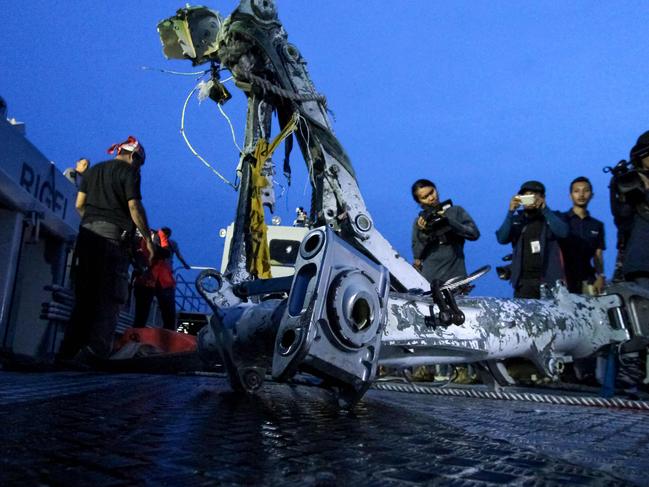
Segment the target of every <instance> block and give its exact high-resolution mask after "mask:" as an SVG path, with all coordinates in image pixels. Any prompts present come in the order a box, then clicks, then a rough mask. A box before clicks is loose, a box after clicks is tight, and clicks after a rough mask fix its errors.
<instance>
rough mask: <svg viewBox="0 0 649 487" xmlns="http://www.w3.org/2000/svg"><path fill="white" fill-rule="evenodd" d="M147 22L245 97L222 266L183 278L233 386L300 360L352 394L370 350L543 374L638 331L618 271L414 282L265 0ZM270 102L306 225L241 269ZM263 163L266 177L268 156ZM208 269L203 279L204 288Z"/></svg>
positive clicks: (640, 296) (400, 359)
mask: <svg viewBox="0 0 649 487" xmlns="http://www.w3.org/2000/svg"><path fill="white" fill-rule="evenodd" d="M158 29H159V32H160V35H161V39H162V42H163V45H164V53H165V55H166V56H167V57H170V58H184V59H189V60H190V61H191V62H192V63H193V64H201V63H206V62H209V63H211V64H212V69H211V72H212V76H213V79H212V82H213V83H214V84H215V86H218V83H219V80H218V72H219V69H221V68H225V69H227V70H229V71H230V72H231V73H232V75H233V77H234V80H235V83H236V85H237V86H238V87H239V88H240V89H242V90H243V91H244V92H245V94H246V95H247V98H248V115H247V125H246V137H245V145H244V148H243V149H244V150H243V153H242V155H241V160H240V163H239V167H240V170H241V182H240V185H239V192H238V206H237V213H236V215H235V222H234V238H233V240H232V242H231V246H230V253H229V260H228V266H227V269H226V272H225V274H224V275H220V274H219V275H215V274H214V273H211V272H206V273H204V274H203V275H202V276H201V277H199V280H198V282H197V286H198V289H199V292H201V294H202V295H203V296H204V297H205V299H206V300H207V301H208V302H209V303H210V306H211V307H212V309H213V311H214V316H213V318H212V321H211V323H210V326H209V327H207V328H206V329H205V330H204V331H203V332H202V333H201V335H200V338H199V349H200V350H201V352H202V353H203V355H204V357H205V358H206V360H216V359H217V357H218V360H221V361H223V363H225V365H226V367H227V370H228V374H229V377H230V382H231V384H232V385H233V387H234V388H236V389H242V390H247V391H254V390H256V389H257V388H258V387H259V386H260V385H261V383H262V381H263V378H264V374H265V373H266V372H267V371H268V370H272V374H273V377H274V378H275V379H276V380H287V379H289V378H291V377H292V376H293V375H294V374H296V373H297V372H298V371H307V372H310V373H312V374H314V375H316V376H319V377H321V378H323V379H324V382H325V383H326V384H328V385H331V386H334V387H336V388H338V389H339V391H340V392H341V397H342V398H343V399H345V400H346V401H347V402H350V403H353V402H355V401H357V400H358V399H360V398H361V397H362V395H363V394H364V392H365V391H366V390H367V388H368V387H369V385H370V384H371V382H372V381H373V379H374V377H375V374H376V370H377V365H378V364H384V365H389V366H393V367H407V366H415V365H423V364H449V363H450V364H452V363H475V364H476V365H477V366H478V367H479V369H480V370H481V371H482V372H483V373H484V376H485V377H491V378H492V380H493V383H494V384H497V383H506V382H507V381H509V380H511V379H510V378H509V377H508V374H507V371H506V370H505V369H504V367H503V366H502V362H501V361H502V360H503V359H506V358H511V357H525V358H527V359H529V360H531V361H532V362H533V363H534V364H536V365H537V367H538V368H539V370H541V371H542V372H543V373H545V374H546V375H548V376H550V377H557V376H558V375H559V374H560V372H561V371H562V368H563V364H564V363H565V362H569V361H572V360H573V359H575V358H580V357H585V356H588V355H590V354H592V353H594V352H597V351H598V350H601V349H602V348H605V347H608V346H612V345H616V344H624V343H629V341H630V340H632V339H634V337H635V338H636V339H637V338H638V337H645V336H647V335H649V330H647V325H646V324H641V323H642V320H644V321H645V322H646V320H647V309H648V305H647V303H649V293H647V292H646V291H643V290H641V289H636V288H634V289H632V290H631V288H630V287H629V286H626V285H623V284H619V285H617V287H616V288H614V289H611V293H610V294H608V295H606V296H601V297H585V296H578V295H573V294H568V292H567V291H566V289H565V288H564V287H562V286H561V285H557V286H556V287H555V288H554V289H551V290H546V296H545V297H544V298H543V299H541V300H522V299H497V298H468V297H462V298H459V297H458V298H456V297H455V295H454V294H453V293H452V292H451V289H450V287H451V286H447V287H446V288H444V287H442V288H439V289H433V290H432V292H428V291H429V289H430V285H429V284H428V282H427V281H426V280H425V279H424V278H423V277H422V276H421V275H420V274H419V273H418V272H417V271H416V270H415V269H414V268H413V267H412V266H411V265H410V264H409V263H408V262H406V261H405V260H404V259H403V258H402V257H401V256H399V255H398V253H397V252H396V251H395V250H394V249H393V248H392V246H391V245H390V244H389V242H388V241H387V240H386V239H385V238H384V237H383V236H382V235H381V234H380V233H379V232H378V230H377V229H376V227H375V226H374V222H373V219H372V216H371V214H370V213H369V211H368V209H367V208H366V206H365V203H364V201H363V198H362V195H361V192H360V190H359V188H358V184H357V181H356V177H355V174H354V170H353V168H352V165H351V162H350V160H349V158H348V157H347V155H346V153H345V151H344V149H343V147H342V145H341V143H340V142H339V141H338V139H337V138H336V136H335V135H334V133H333V130H332V127H331V125H330V122H329V119H328V117H327V108H326V100H325V98H324V97H323V96H322V95H321V94H319V93H317V92H316V90H315V87H314V86H313V84H312V82H311V79H310V78H309V75H308V73H307V70H306V62H305V60H304V58H302V56H301V54H300V53H299V51H298V49H297V48H296V47H295V46H294V45H292V44H290V43H289V42H288V39H287V34H286V32H285V30H284V28H283V26H282V24H281V23H280V21H279V19H278V17H277V9H276V7H275V4H274V2H273V1H271V0H242V1H241V2H240V5H239V6H238V7H237V9H236V10H235V11H234V12H233V13H232V14H231V15H230V16H229V17H227V18H226V19H224V20H223V19H222V18H221V16H220V15H219V14H218V13H217V12H214V11H212V10H210V9H208V8H206V7H187V8H184V9H181V10H179V11H178V12H177V14H176V15H175V16H174V17H172V18H170V19H167V20H165V21H162V22H161V23H160V24H159V26H158ZM217 101H218V100H217ZM221 101H223V100H221ZM273 112H275V113H277V116H278V120H279V121H280V126H281V127H282V128H285V127H287V126H288V124H289V123H291V121H295V120H297V129H296V130H295V132H294V134H293V135H294V136H295V137H296V139H297V142H298V145H299V148H300V150H301V152H302V155H303V157H304V160H305V161H306V162H307V165H308V168H309V174H310V181H311V185H312V193H313V194H312V208H311V212H310V215H309V219H310V221H311V222H313V227H314V228H313V230H312V231H311V232H310V233H309V234H308V235H307V236H306V237H305V239H304V240H303V242H302V245H301V247H300V252H299V258H298V261H297V263H296V273H295V276H294V277H293V278H279V279H264V280H255V281H251V268H252V267H251V262H254V261H255V259H257V258H258V257H259V255H257V254H256V252H257V251H253V250H254V249H255V248H256V247H255V245H253V242H255V241H257V242H259V238H258V237H259V236H258V235H255V234H254V232H251V229H250V215H251V200H252V199H253V194H255V191H257V192H258V191H259V187H258V185H259V181H256V180H255V178H254V174H255V169H257V172H258V171H259V167H256V165H257V164H258V163H259V164H261V163H262V162H263V163H264V164H266V165H269V164H270V154H266V156H268V157H265V158H264V161H260V160H259V150H258V149H259V147H260V145H263V144H268V139H270V132H271V130H270V129H271V115H272V113H273ZM289 140H290V139H289ZM289 145H290V144H289ZM285 170H286V168H285ZM263 174H264V175H265V179H264V180H263V183H264V184H266V187H272V175H273V174H274V170H273V169H272V166H269V167H266V166H265V167H264V172H263ZM255 239H257V240H255ZM257 247H258V246H257ZM252 274H254V272H253V273H252ZM210 278H215V280H216V282H217V285H216V286H214V287H213V288H212V289H209V288H208V285H207V281H208V280H209V279H210ZM253 283H254V284H253ZM286 296H287V297H286Z"/></svg>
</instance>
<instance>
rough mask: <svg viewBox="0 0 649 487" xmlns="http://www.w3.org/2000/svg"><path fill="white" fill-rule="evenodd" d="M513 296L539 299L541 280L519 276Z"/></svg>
mask: <svg viewBox="0 0 649 487" xmlns="http://www.w3.org/2000/svg"><path fill="white" fill-rule="evenodd" d="M514 297H515V298H525V299H540V298H541V280H540V279H524V278H520V279H519V280H518V282H517V283H516V287H515V288H514Z"/></svg>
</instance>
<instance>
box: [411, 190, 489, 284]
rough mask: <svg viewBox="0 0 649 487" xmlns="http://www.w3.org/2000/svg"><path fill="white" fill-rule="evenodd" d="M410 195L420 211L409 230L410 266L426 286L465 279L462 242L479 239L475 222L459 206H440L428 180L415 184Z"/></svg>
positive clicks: (441, 203)
mask: <svg viewBox="0 0 649 487" xmlns="http://www.w3.org/2000/svg"><path fill="white" fill-rule="evenodd" d="M411 193H412V198H413V199H414V200H415V201H416V202H417V203H418V204H419V205H420V206H421V208H422V209H423V211H422V212H421V213H420V214H419V216H418V217H417V219H416V220H415V222H414V224H413V228H412V254H413V257H414V263H413V266H414V267H415V268H416V269H417V270H418V271H420V272H421V273H422V275H423V276H424V277H425V278H426V280H427V281H429V282H431V281H432V280H433V279H438V280H439V281H440V282H442V283H444V282H446V281H448V280H449V279H451V278H454V277H466V265H465V262H464V242H465V241H466V240H477V239H478V238H479V237H480V231H479V230H478V227H477V226H476V224H475V222H474V221H473V219H472V218H471V216H470V215H469V214H468V213H467V211H466V210H465V209H464V208H462V207H461V206H453V204H452V203H451V202H450V200H448V201H442V202H440V199H439V193H438V192H437V186H435V184H434V183H433V182H432V181H430V180H428V179H418V180H417V181H415V183H414V184H413V185H412V188H411Z"/></svg>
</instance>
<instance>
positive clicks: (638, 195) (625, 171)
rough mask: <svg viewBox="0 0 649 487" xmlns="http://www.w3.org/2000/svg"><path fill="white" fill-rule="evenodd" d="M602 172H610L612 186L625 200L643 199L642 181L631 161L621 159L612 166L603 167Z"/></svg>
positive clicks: (643, 188) (632, 201)
mask: <svg viewBox="0 0 649 487" xmlns="http://www.w3.org/2000/svg"><path fill="white" fill-rule="evenodd" d="M604 172H610V173H611V174H612V176H613V178H612V180H611V186H612V188H613V189H614V190H615V191H616V192H617V193H618V194H619V195H621V196H623V197H624V199H625V200H626V201H628V202H629V203H631V204H633V203H639V202H642V201H643V200H644V191H645V187H644V182H643V181H642V178H641V177H640V172H639V171H638V169H636V167H635V165H634V164H633V163H632V162H630V161H625V160H621V161H620V162H618V163H617V164H616V165H615V166H614V167H605V168H604Z"/></svg>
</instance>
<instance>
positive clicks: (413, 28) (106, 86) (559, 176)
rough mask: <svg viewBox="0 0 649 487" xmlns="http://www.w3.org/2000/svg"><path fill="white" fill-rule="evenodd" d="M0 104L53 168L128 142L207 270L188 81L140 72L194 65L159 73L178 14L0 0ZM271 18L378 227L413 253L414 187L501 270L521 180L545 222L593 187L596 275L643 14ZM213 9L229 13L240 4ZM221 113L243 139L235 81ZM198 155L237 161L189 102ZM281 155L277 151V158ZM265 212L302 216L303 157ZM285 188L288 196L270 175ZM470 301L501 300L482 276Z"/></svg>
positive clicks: (636, 122)
mask: <svg viewBox="0 0 649 487" xmlns="http://www.w3.org/2000/svg"><path fill="white" fill-rule="evenodd" d="M0 4H1V5H2V6H3V7H4V8H3V11H4V12H5V15H4V17H3V41H2V42H1V43H0V95H1V96H2V97H4V98H5V100H6V101H7V103H8V105H9V114H10V116H11V117H16V118H17V119H19V120H21V121H24V122H26V124H27V135H28V138H29V139H30V140H31V141H32V142H33V143H34V144H35V145H36V146H37V147H39V148H40V149H41V151H42V152H43V153H44V154H45V155H46V156H47V157H48V158H49V159H51V160H53V161H55V163H56V164H57V166H58V167H60V168H61V169H64V168H65V167H68V166H70V165H71V164H72V162H73V161H74V160H75V159H77V158H78V157H79V156H81V155H86V156H88V157H90V158H91V159H92V160H93V161H95V162H97V161H100V160H103V159H104V158H105V157H106V156H105V149H106V148H107V147H108V146H109V145H111V144H112V143H114V142H117V141H120V140H122V139H124V138H125V137H126V135H128V134H133V135H136V136H137V137H139V138H140V139H141V141H142V142H143V144H144V145H145V147H146V149H147V154H148V160H147V164H146V165H145V166H144V168H143V188H142V189H143V195H144V204H145V207H146V208H147V211H148V213H149V217H150V220H151V224H152V225H153V226H162V225H168V226H171V227H172V228H173V229H174V232H175V235H174V237H176V239H177V241H178V242H179V244H180V245H181V248H182V249H183V253H184V254H185V256H186V258H187V259H188V260H189V261H190V263H192V264H195V265H215V266H218V264H219V263H220V259H221V246H222V240H221V239H220V238H219V236H218V231H219V229H220V228H222V227H225V226H226V225H227V224H228V223H229V222H230V220H231V218H232V216H233V215H234V205H235V194H234V192H233V190H232V189H231V188H229V187H227V186H226V185H224V184H223V183H221V182H220V181H219V180H218V179H217V178H216V177H215V176H214V175H213V174H212V173H211V172H210V171H209V170H208V169H206V168H205V167H204V166H203V165H202V164H201V163H200V162H199V161H198V160H197V159H195V158H194V157H193V156H192V155H191V154H190V152H189V151H188V150H187V149H186V147H185V145H184V142H183V141H182V139H181V137H180V134H179V124H180V111H181V108H182V104H183V102H184V99H185V97H186V96H187V94H188V92H189V91H190V90H191V89H192V88H193V86H194V85H195V83H196V81H195V79H194V78H192V77H187V76H172V75H168V74H162V73H160V72H157V71H152V70H143V69H142V66H149V67H152V68H160V69H170V70H177V71H188V72H189V71H193V70H195V68H192V67H191V65H190V64H189V63H188V62H182V61H167V60H165V59H164V57H163V55H162V50H161V46H160V41H159V39H158V35H157V32H156V25H157V22H158V21H159V20H161V19H163V18H166V17H168V16H170V15H172V14H173V13H174V12H175V10H176V9H177V8H179V7H181V6H182V5H183V3H182V2H178V3H176V2H171V1H168V0H165V1H154V0H141V1H138V2H130V1H129V2H127V1H123V0H115V1H111V2H105V1H104V2H99V1H95V2H87V1H81V0H66V1H65V2H57V3H55V4H53V3H52V2H50V1H45V0H24V1H21V2H17V1H9V0H2V1H1V2H0ZM277 4H278V7H279V13H280V19H281V20H282V22H283V23H284V25H285V28H286V30H287V32H288V34H289V40H290V41H291V42H293V43H294V44H296V45H297V47H298V48H299V49H300V51H301V52H302V54H303V56H304V57H305V58H306V60H307V61H308V63H309V65H308V69H309V72H310V74H311V77H312V79H313V81H314V83H315V85H316V88H317V90H318V91H319V92H321V93H323V94H325V95H326V96H327V99H328V102H329V107H330V108H331V110H332V111H333V113H334V114H335V123H334V127H335V131H336V134H337V136H338V137H339V139H340V140H341V142H342V144H343V145H344V147H345V148H346V150H347V152H348V153H349V155H350V157H351V160H352V163H353V165H354V167H355V169H356V172H357V175H358V179H359V184H360V187H361V189H362V191H363V196H364V198H365V201H366V204H367V206H368V208H369V210H370V212H371V213H372V215H373V217H374V219H375V221H376V224H377V226H378V228H379V229H380V230H381V232H382V233H383V234H384V235H385V236H386V237H387V238H388V240H390V242H392V244H393V245H394V246H395V247H396V248H397V250H399V251H400V252H401V253H402V254H403V255H405V256H407V257H408V259H410V258H411V252H410V229H411V223H412V220H413V218H414V217H415V215H416V213H417V211H418V208H417V207H416V205H415V203H414V202H413V201H412V199H411V197H410V185H411V184H412V182H413V181H415V180H416V179H418V178H420V177H426V178H429V179H432V180H433V181H435V182H436V183H437V185H438V188H439V190H440V193H441V196H442V198H452V199H453V201H454V202H455V203H456V204H459V205H462V206H463V207H465V208H466V209H467V211H468V212H469V213H470V214H471V215H472V216H473V217H474V219H475V220H476V222H477V224H478V226H479V228H480V230H481V232H482V237H481V238H480V240H478V241H477V242H473V243H471V242H470V243H467V246H466V254H467V263H468V267H469V269H474V268H477V267H479V266H481V265H483V264H491V265H498V264H499V259H500V257H501V256H503V255H505V254H506V253H508V252H509V248H508V247H506V246H501V245H499V244H498V243H497V242H496V240H495V236H494V232H495V230H496V229H497V228H498V226H499V225H500V223H501V222H502V220H503V218H504V216H505V213H506V210H507V204H508V201H509V199H510V197H511V196H512V195H513V194H514V193H515V192H516V191H517V189H518V186H519V185H520V183H521V182H522V181H524V180H527V179H540V180H541V181H543V182H544V183H545V184H546V186H547V188H548V204H549V206H550V207H551V208H553V209H561V210H566V209H568V208H569V206H570V202H569V199H568V188H567V186H568V183H569V182H570V180H572V179H573V178H574V177H576V176H580V175H585V176H588V177H589V178H591V180H592V181H593V184H594V186H595V192H596V197H595V199H594V201H593V203H592V206H591V209H592V213H593V215H594V216H596V217H598V218H600V219H602V220H603V221H604V222H605V224H606V230H607V245H608V250H607V252H606V254H605V256H606V268H607V273H608V274H609V275H610V271H611V270H612V266H613V261H614V236H615V229H614V227H613V223H612V219H611V217H610V212H609V209H608V194H607V184H608V178H607V177H606V175H604V174H603V173H602V171H601V168H602V167H603V166H606V165H611V164H615V163H616V162H617V161H618V160H620V159H622V158H625V157H627V156H628V151H629V148H630V147H631V146H632V145H633V143H634V142H635V139H636V138H637V136H638V135H639V134H640V133H642V132H643V131H645V130H647V129H649V120H648V117H647V107H648V106H649V90H647V79H649V77H648V76H647V67H646V62H645V59H646V52H647V40H646V39H647V36H646V19H647V14H648V13H649V4H647V3H646V2H640V1H638V2H630V1H620V2H591V1H572V2H514V1H495V2H494V1H471V2H469V1H458V2H438V1H429V0H419V1H415V0H413V1H387V0H380V1H374V2H367V1H360V0H356V1H351V0H345V1H343V0H331V1H319V2H316V1H313V0H277ZM208 6H209V7H211V8H214V9H216V10H219V11H220V12H222V13H223V14H226V15H227V14H228V13H229V12H230V11H231V10H232V9H233V8H234V7H235V6H236V2H234V1H217V2H211V3H209V4H208ZM230 89H231V91H232V92H233V93H234V94H235V96H234V98H233V100H231V101H230V102H229V103H227V104H226V105H225V106H224V110H225V111H226V112H227V113H228V115H229V116H230V118H231V119H232V122H233V124H234V127H235V132H236V134H237V137H238V139H239V142H240V143H241V141H242V139H243V129H244V123H245V100H244V97H243V96H242V95H241V94H240V93H238V92H237V89H236V88H235V87H234V86H232V85H231V86H230ZM186 129H187V133H188V136H189V137H190V139H191V141H192V143H193V144H194V146H195V147H196V148H197V150H198V151H199V152H200V153H201V154H202V155H203V156H204V157H205V158H206V159H208V160H209V161H210V162H212V163H213V164H214V165H215V167H217V168H218V169H219V170H221V171H222V172H224V174H226V176H228V177H233V174H234V168H235V166H236V162H237V157H238V152H237V149H236V148H235V146H234V144H233V143H232V138H231V135H230V129H229V127H228V125H227V123H226V121H225V120H224V118H223V117H222V116H221V115H220V113H219V112H218V110H217V108H216V106H214V105H213V104H210V103H208V102H205V103H203V104H202V105H199V104H198V102H197V101H196V100H192V102H191V104H190V106H189V108H188V111H187V120H186ZM276 159H277V160H278V161H280V160H281V157H278V158H276ZM292 165H293V168H294V171H295V178H294V182H293V184H292V186H291V187H290V188H289V189H288V192H287V193H285V195H284V196H283V197H282V198H281V199H280V200H279V201H278V213H279V215H280V216H281V217H282V219H283V220H284V222H290V221H292V219H293V212H294V209H295V207H296V206H298V205H305V206H306V205H308V201H309V192H308V189H307V188H306V178H305V177H304V175H305V171H304V168H303V166H304V164H303V161H302V159H301V157H300V156H299V154H298V152H297V151H294V153H293V156H292ZM279 182H280V183H282V184H284V181H283V180H282V179H281V178H280V179H279ZM476 293H477V294H492V295H502V296H507V295H511V290H510V288H509V286H508V284H507V283H503V282H500V281H498V279H497V278H496V277H495V274H494V273H493V272H492V273H491V274H490V275H488V276H486V277H484V278H482V280H481V281H480V282H479V285H478V289H477V291H476Z"/></svg>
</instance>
